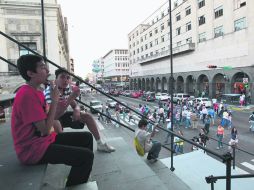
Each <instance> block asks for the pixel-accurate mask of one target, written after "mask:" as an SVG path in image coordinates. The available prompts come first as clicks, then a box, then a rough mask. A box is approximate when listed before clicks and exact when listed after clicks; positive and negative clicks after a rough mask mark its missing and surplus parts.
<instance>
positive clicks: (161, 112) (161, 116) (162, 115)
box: [158, 107, 165, 123]
mask: <svg viewBox="0 0 254 190" xmlns="http://www.w3.org/2000/svg"><path fill="white" fill-rule="evenodd" d="M159 117H160V118H159V121H158V123H160V121H161V119H162V122H163V123H165V117H164V108H163V107H161V108H159Z"/></svg>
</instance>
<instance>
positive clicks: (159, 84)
mask: <svg viewBox="0 0 254 190" xmlns="http://www.w3.org/2000/svg"><path fill="white" fill-rule="evenodd" d="M155 91H156V92H160V91H161V79H160V78H159V77H157V78H156V82H155Z"/></svg>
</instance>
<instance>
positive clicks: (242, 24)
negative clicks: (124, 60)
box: [130, 17, 246, 60]
mask: <svg viewBox="0 0 254 190" xmlns="http://www.w3.org/2000/svg"><path fill="white" fill-rule="evenodd" d="M244 28H246V18H245V17H243V18H241V19H238V20H236V21H235V22H234V30H235V31H238V30H242V29H244ZM223 35H224V32H223V26H219V27H216V28H214V38H217V37H219V36H223ZM164 40H165V39H164V36H162V37H161V42H164ZM206 40H207V39H206V32H203V33H200V34H199V35H198V42H203V41H206ZM154 42H155V45H158V38H157V39H155V41H154ZM186 43H192V38H191V37H190V38H187V39H186ZM181 45H182V41H178V42H177V43H176V46H177V47H179V46H181ZM149 47H150V48H152V47H153V42H150V43H149ZM147 49H148V44H146V45H145V48H143V46H141V48H140V49H139V48H137V50H134V51H133V55H136V54H138V53H140V52H143V51H144V50H147ZM163 51H165V47H163V48H161V52H163ZM154 53H155V54H158V53H159V50H156V51H155V52H154ZM154 53H153V52H150V56H153V55H154ZM130 56H132V52H130ZM148 56H149V54H146V55H145V56H141V59H143V58H144V57H148ZM137 59H138V60H139V57H138V58H137Z"/></svg>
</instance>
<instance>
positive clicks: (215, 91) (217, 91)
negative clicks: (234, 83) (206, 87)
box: [212, 73, 225, 99]
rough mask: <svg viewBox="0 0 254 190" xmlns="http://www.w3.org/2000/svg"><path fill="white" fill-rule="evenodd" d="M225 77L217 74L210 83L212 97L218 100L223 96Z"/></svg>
mask: <svg viewBox="0 0 254 190" xmlns="http://www.w3.org/2000/svg"><path fill="white" fill-rule="evenodd" d="M224 76H225V75H223V74H221V73H218V74H216V75H215V76H214V77H213V82H212V97H214V98H216V99H217V98H220V97H221V95H222V94H225V77H224Z"/></svg>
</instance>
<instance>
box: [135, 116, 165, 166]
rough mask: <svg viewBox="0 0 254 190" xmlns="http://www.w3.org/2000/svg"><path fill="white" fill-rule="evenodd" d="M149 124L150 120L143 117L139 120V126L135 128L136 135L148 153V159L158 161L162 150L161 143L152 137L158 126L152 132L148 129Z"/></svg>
mask: <svg viewBox="0 0 254 190" xmlns="http://www.w3.org/2000/svg"><path fill="white" fill-rule="evenodd" d="M147 124H148V122H147V120H146V119H141V120H140V121H139V123H138V128H137V129H136V130H135V137H137V139H138V141H139V144H140V145H141V146H142V148H143V149H144V151H145V153H148V155H147V160H149V161H151V162H156V161H157V158H158V157H159V153H160V150H161V143H160V142H157V141H154V140H152V137H153V136H154V135H155V128H156V126H155V127H154V129H153V131H152V133H149V132H147V131H146V127H147Z"/></svg>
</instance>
